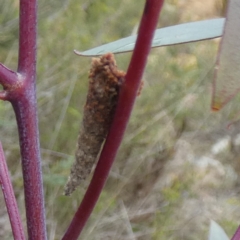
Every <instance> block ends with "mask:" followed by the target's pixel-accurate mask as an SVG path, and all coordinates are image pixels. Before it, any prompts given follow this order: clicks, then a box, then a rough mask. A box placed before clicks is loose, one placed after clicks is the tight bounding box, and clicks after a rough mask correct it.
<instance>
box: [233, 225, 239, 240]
mask: <svg viewBox="0 0 240 240" xmlns="http://www.w3.org/2000/svg"><path fill="white" fill-rule="evenodd" d="M239 239H240V226H239V227H238V229H237V231H236V232H235V234H234V236H233V237H232V239H231V240H239Z"/></svg>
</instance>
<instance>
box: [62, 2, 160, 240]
mask: <svg viewBox="0 0 240 240" xmlns="http://www.w3.org/2000/svg"><path fill="white" fill-rule="evenodd" d="M162 4H163V0H147V1H146V4H145V8H144V12H143V16H142V20H141V23H140V28H139V34H138V38H137V42H136V46H135V49H134V52H133V56H132V59H131V62H130V64H129V67H128V71H127V74H126V78H125V83H124V84H123V86H122V89H121V92H120V96H119V101H118V105H117V108H116V113H115V116H114V119H113V122H112V125H111V128H110V130H109V133H108V137H107V139H106V142H105V145H104V147H103V150H102V152H101V155H100V159H99V162H98V164H97V167H96V169H95V172H94V175H93V178H92V181H91V183H90V185H89V187H88V189H87V192H86V194H85V196H84V198H83V200H82V203H81V205H80V207H79V209H78V210H77V212H76V214H75V216H74V218H73V220H72V222H71V224H70V226H69V228H68V229H67V232H66V233H65V235H64V237H63V240H67V239H71V240H75V239H77V238H78V236H79V234H80V233H81V231H82V229H83V227H84V225H85V224H86V222H87V220H88V218H89V216H90V214H91V212H92V211H93V208H94V206H95V204H96V203H97V200H98V198H99V196H100V193H101V191H102V189H103V187H104V184H105V182H106V179H107V177H108V174H109V171H110V169H111V166H112V164H113V161H114V158H115V156H116V154H117V150H118V148H119V146H120V144H121V141H122V138H123V135H124V131H125V129H126V126H127V123H128V120H129V117H130V114H131V111H132V108H133V104H134V101H135V98H136V96H137V92H138V89H139V86H140V82H141V78H142V75H143V71H144V68H145V65H146V62H147V56H148V53H149V51H150V47H151V41H152V38H153V34H154V30H155V28H156V26H157V21H158V16H159V12H160V10H161V7H162Z"/></svg>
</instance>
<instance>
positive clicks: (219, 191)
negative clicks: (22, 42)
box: [0, 0, 240, 240]
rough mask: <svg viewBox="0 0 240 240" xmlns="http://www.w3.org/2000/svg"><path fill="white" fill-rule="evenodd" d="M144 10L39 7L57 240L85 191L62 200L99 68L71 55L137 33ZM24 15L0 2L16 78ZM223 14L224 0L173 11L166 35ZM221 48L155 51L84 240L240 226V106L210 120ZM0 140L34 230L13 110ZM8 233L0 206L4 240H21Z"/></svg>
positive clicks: (0, 127) (51, 228) (13, 0)
mask: <svg viewBox="0 0 240 240" xmlns="http://www.w3.org/2000/svg"><path fill="white" fill-rule="evenodd" d="M144 2H145V1H144V0H139V1H130V0H123V1H111V0H101V1H99V0H98V1H97V0H64V1H63V0H60V1H54V0H48V1H47V0H39V25H38V31H39V35H38V63H37V64H38V66H37V67H38V70H37V97H38V112H39V125H40V138H41V139H40V140H41V153H42V160H43V161H42V165H43V173H44V190H45V199H46V216H47V227H48V234H49V239H50V240H53V239H60V238H61V236H62V235H63V233H64V231H65V230H66V227H67V226H68V224H69V222H70V220H71V218H72V216H73V214H74V212H75V211H76V209H77V207H78V205H79V203H80V201H81V199H82V197H83V194H84V191H85V189H86V186H87V184H88V181H87V182H86V185H85V186H82V188H80V189H79V190H78V191H76V192H75V193H74V194H73V195H72V196H71V197H65V196H63V195H62V192H63V187H64V184H65V182H66V180H67V177H68V174H69V169H70V166H71V164H72V161H73V157H74V152H75V145H76V139H77V135H78V129H79V126H80V123H81V118H82V109H83V106H84V102H85V98H86V91H87V87H88V71H89V66H90V61H91V60H90V59H89V58H83V57H78V56H76V55H74V54H73V49H77V50H86V49H89V48H91V47H95V46H98V45H101V44H104V43H107V42H110V41H114V40H117V39H120V38H123V37H126V36H129V35H131V34H135V33H136V32H137V28H138V24H139V20H140V17H141V13H142V9H143V6H144ZM18 7H19V3H18V0H8V1H1V2H0V62H2V63H3V64H5V65H7V66H8V67H10V68H12V69H16V66H17V56H18ZM225 8H226V1H224V0H221V1H220V0H204V1H200V0H199V1H196V0H195V1H194V0H189V1H185V0H167V1H165V4H164V8H163V11H162V13H161V17H160V20H159V24H158V27H164V26H170V25H174V24H179V23H183V22H188V21H197V20H202V19H209V18H217V17H221V16H224V13H225ZM218 46H219V39H215V40H210V41H203V42H198V43H190V44H182V45H178V46H171V47H163V48H157V49H153V50H152V51H151V54H150V55H149V58H148V65H147V67H146V70H145V73H144V77H143V79H144V88H143V90H142V93H141V95H140V96H139V97H138V99H137V102H136V104H135V108H134V111H133V113H132V117H131V120H130V123H129V125H128V129H127V132H126V134H125V138H124V141H123V143H122V146H121V148H120V150H119V152H118V156H117V159H116V162H115V164H114V166H113V169H112V171H111V174H110V177H109V179H108V182H107V184H106V187H105V189H104V191H103V192H102V194H101V198H100V200H99V202H98V204H97V206H96V208H95V210H94V213H93V215H92V216H91V218H90V220H89V221H88V224H87V226H86V228H85V230H84V232H83V234H82V237H81V239H89V240H91V239H96V240H101V239H114V240H118V239H119V240H120V239H121V240H122V239H136V240H145V239H147V240H148V239H153V240H159V239H161V240H175V239H176V240H180V239H183V240H195V239H196V240H198V239H207V234H208V227H209V220H210V219H213V220H215V221H217V222H218V223H219V224H220V225H221V226H222V227H223V228H224V230H225V231H226V232H227V234H228V235H229V236H231V235H233V233H234V230H235V229H236V227H237V226H238V223H239V219H240V201H239V179H238V172H239V164H238V160H239V157H238V153H239V150H238V149H239V141H237V140H238V138H237V137H238V136H239V135H238V133H239V131H238V129H239V127H238V126H239V121H234V123H233V124H232V125H231V126H230V127H229V128H227V127H226V126H227V125H228V123H229V122H231V121H232V120H236V119H238V118H239V116H237V117H236V115H237V112H238V111H239V107H238V105H237V102H238V101H239V97H238V98H236V99H234V100H233V101H232V102H231V103H230V104H228V105H227V106H226V107H225V108H224V109H223V110H222V111H221V112H219V113H213V112H211V110H210V102H211V91H212V90H211V87H212V86H211V82H212V78H213V70H214V63H215V59H216V53H217V50H218ZM130 57H131V53H127V54H120V55H117V56H116V60H117V63H118V66H119V69H122V70H127V66H128V63H129V60H130ZM0 138H1V141H2V144H3V147H4V150H5V154H6V158H7V161H8V165H9V168H10V171H11V175H12V181H13V184H14V189H15V193H16V197H17V199H18V204H19V207H20V209H21V214H22V219H23V220H24V221H25V213H24V195H23V186H22V173H21V163H20V156H19V146H18V134H17V130H16V122H15V117H14V114H13V111H12V109H11V105H10V104H9V103H7V102H0ZM224 141H225V142H224ZM221 143H222V145H221ZM219 144H220V145H219ZM224 144H225V145H224ZM219 146H220V147H219ZM0 200H1V204H2V206H4V203H3V200H2V197H1V199H0ZM7 223H8V217H7V214H6V209H5V208H3V207H2V208H1V209H0V236H1V239H12V236H11V230H10V226H9V224H7Z"/></svg>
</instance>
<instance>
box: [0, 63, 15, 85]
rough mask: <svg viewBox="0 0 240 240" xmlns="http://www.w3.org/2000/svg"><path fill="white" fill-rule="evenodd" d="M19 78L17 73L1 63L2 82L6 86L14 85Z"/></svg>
mask: <svg viewBox="0 0 240 240" xmlns="http://www.w3.org/2000/svg"><path fill="white" fill-rule="evenodd" d="M16 80H17V73H16V72H14V71H12V70H11V69H9V68H7V67H6V66H4V65H3V64H1V63H0V84H2V85H3V86H4V87H7V86H9V85H13V84H14V83H15V82H16Z"/></svg>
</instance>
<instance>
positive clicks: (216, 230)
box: [208, 220, 229, 240]
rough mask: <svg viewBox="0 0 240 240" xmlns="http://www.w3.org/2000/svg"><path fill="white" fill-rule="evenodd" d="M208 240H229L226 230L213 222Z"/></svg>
mask: <svg viewBox="0 0 240 240" xmlns="http://www.w3.org/2000/svg"><path fill="white" fill-rule="evenodd" d="M208 240H229V238H228V236H227V234H226V233H225V232H224V230H223V229H222V228H221V227H220V226H219V225H218V224H217V223H216V222H215V221H213V220H211V223H210V231H209V236H208Z"/></svg>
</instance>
